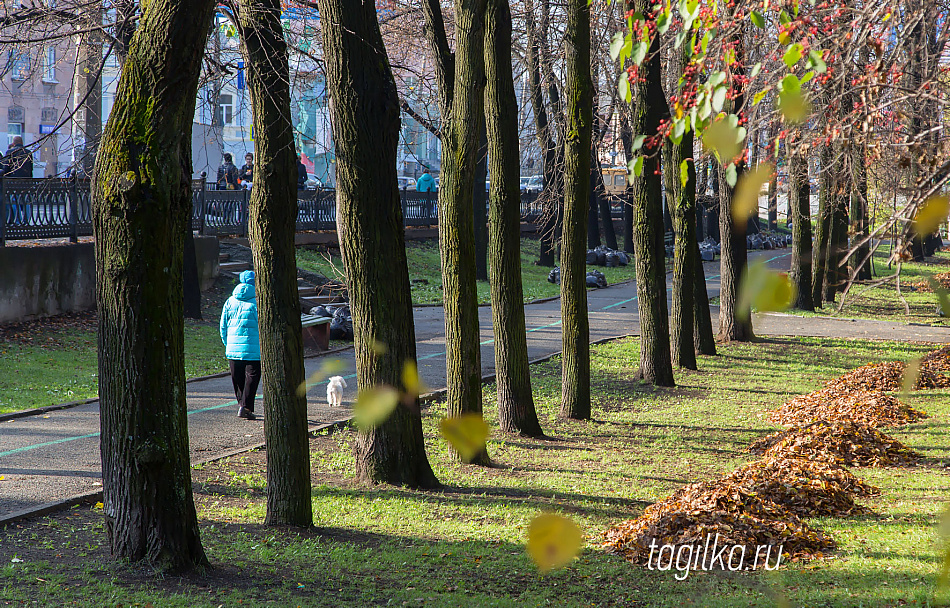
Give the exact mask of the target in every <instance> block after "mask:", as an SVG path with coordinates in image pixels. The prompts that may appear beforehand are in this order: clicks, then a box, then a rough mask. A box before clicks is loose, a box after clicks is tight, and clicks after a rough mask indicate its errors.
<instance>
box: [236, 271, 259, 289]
mask: <svg viewBox="0 0 950 608" xmlns="http://www.w3.org/2000/svg"><path fill="white" fill-rule="evenodd" d="M238 280H239V281H240V282H241V283H247V284H248V285H254V284H255V281H254V271H253V270H245V271H244V272H242V273H241V274H240V275H239V276H238Z"/></svg>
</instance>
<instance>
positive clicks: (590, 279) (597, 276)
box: [587, 270, 607, 288]
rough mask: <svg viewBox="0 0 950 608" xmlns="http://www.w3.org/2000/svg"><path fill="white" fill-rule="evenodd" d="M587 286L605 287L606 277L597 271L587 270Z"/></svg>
mask: <svg viewBox="0 0 950 608" xmlns="http://www.w3.org/2000/svg"><path fill="white" fill-rule="evenodd" d="M587 286H588V287H599V288H604V287H607V277H605V276H604V273H602V272H600V271H599V270H589V271H587Z"/></svg>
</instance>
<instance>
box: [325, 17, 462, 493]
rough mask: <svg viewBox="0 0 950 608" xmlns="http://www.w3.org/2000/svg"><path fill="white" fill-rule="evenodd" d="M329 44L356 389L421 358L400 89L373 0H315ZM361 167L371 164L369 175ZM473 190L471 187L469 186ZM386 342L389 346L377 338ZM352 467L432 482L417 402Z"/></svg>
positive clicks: (374, 434)
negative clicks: (399, 160)
mask: <svg viewBox="0 0 950 608" xmlns="http://www.w3.org/2000/svg"><path fill="white" fill-rule="evenodd" d="M319 7H320V16H321V18H322V19H324V23H333V24H337V27H332V28H331V27H324V28H322V33H323V52H324V59H325V69H326V74H327V84H328V88H329V91H330V98H331V104H330V108H331V111H332V118H333V127H334V128H333V141H334V145H335V146H336V157H337V189H336V196H337V230H338V234H339V236H340V248H341V250H342V254H343V260H344V264H345V267H346V276H347V288H348V291H349V295H350V307H351V310H352V313H353V331H354V334H355V335H354V347H355V351H356V376H357V385H358V386H359V389H360V390H367V389H369V388H371V387H374V386H379V385H390V386H394V387H399V388H405V387H404V386H403V384H402V370H403V366H404V365H405V364H406V363H407V362H410V361H415V359H416V337H415V329H414V327H413V322H412V294H411V291H410V288H409V266H408V263H407V261H406V245H405V228H404V226H403V218H402V206H401V204H400V202H399V191H398V188H397V185H396V150H397V145H398V143H399V99H398V96H397V94H396V83H395V80H394V79H393V75H392V71H391V69H390V67H389V58H388V57H387V55H386V49H385V47H384V46H383V40H382V36H381V35H380V31H379V23H378V22H377V20H376V7H375V5H374V4H372V3H368V2H364V3H361V4H359V5H357V6H356V7H354V3H353V2H349V1H348V0H319ZM365 167H374V172H375V173H374V179H366V173H365ZM469 191H471V189H469ZM377 342H378V343H383V344H385V345H386V350H385V352H380V350H379V349H378V348H375V347H374V345H375V344H376V343H377ZM356 474H357V476H358V477H359V478H360V479H361V480H363V481H365V482H370V483H390V484H394V485H406V486H409V487H412V488H435V487H438V486H439V482H438V480H437V479H436V478H435V475H434V474H433V472H432V468H431V467H430V466H429V461H428V459H427V458H426V453H425V440H424V438H423V436H422V417H421V415H420V413H419V403H418V401H416V402H415V403H413V404H412V405H411V406H410V407H404V406H399V407H397V408H396V409H395V411H394V412H393V414H392V415H391V416H390V417H389V419H387V420H386V421H385V422H384V423H382V424H381V425H379V426H377V427H376V428H374V429H372V430H369V431H364V432H361V433H360V434H359V438H358V440H357V445H356Z"/></svg>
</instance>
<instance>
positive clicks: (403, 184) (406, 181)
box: [396, 175, 416, 191]
mask: <svg viewBox="0 0 950 608" xmlns="http://www.w3.org/2000/svg"><path fill="white" fill-rule="evenodd" d="M396 181H398V182H399V189H400V190H411V191H415V189H416V180H414V179H413V178H411V177H406V176H403V175H399V176H397V177H396Z"/></svg>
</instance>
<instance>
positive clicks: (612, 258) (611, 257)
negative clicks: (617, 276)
mask: <svg viewBox="0 0 950 608" xmlns="http://www.w3.org/2000/svg"><path fill="white" fill-rule="evenodd" d="M618 266H620V256H619V255H618V254H617V252H616V251H608V252H607V268H617V267H618Z"/></svg>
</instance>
